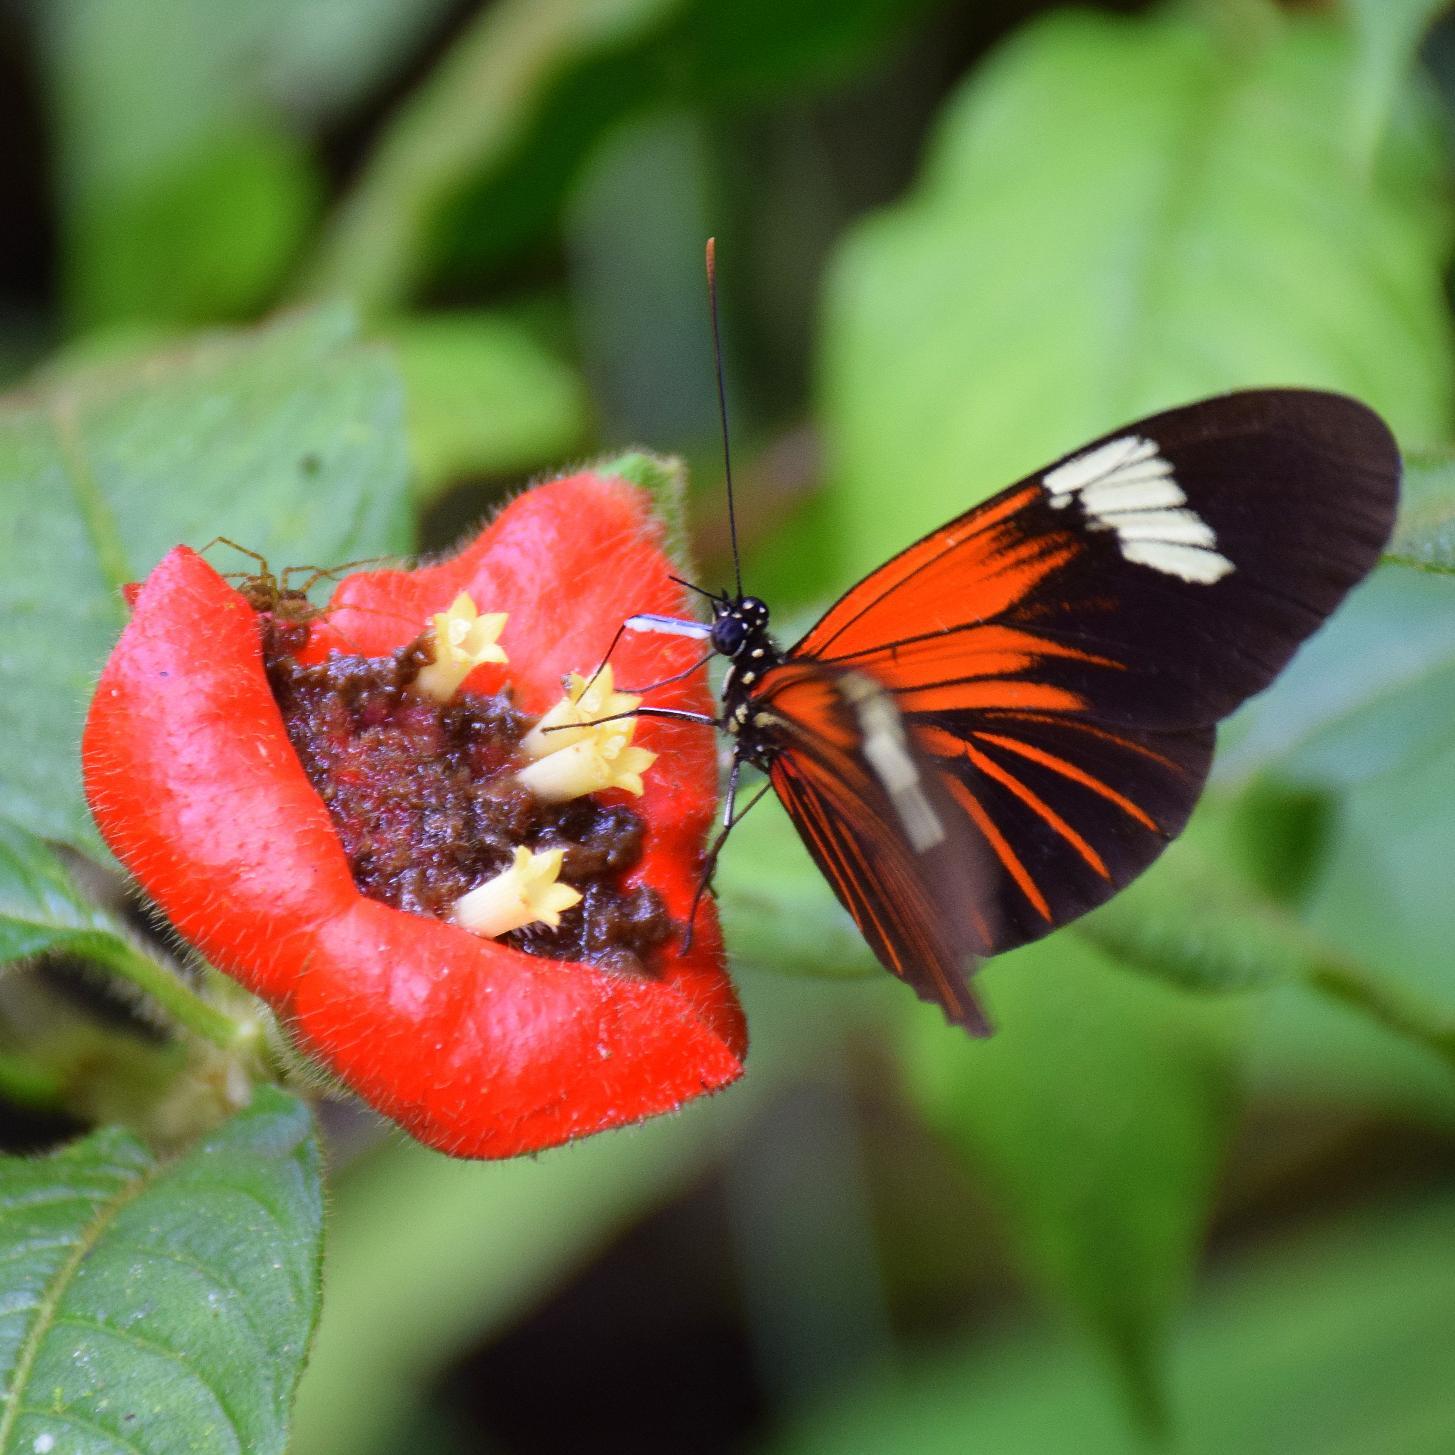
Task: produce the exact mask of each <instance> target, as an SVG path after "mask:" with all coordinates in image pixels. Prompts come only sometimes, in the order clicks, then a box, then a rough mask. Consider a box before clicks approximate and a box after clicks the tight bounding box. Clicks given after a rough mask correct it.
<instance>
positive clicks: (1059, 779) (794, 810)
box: [627, 258, 1400, 1034]
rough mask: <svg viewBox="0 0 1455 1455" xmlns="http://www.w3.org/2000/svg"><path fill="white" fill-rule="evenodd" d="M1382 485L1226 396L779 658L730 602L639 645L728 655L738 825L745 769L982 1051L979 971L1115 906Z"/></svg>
mask: <svg viewBox="0 0 1455 1455" xmlns="http://www.w3.org/2000/svg"><path fill="white" fill-rule="evenodd" d="M710 267H711V259H710V258H709V269H710ZM715 325H716V311H715V309H714V326H715ZM719 388H721V371H719ZM724 434H726V429H724ZM1399 479H1400V457H1399V452H1398V450H1397V448H1396V446H1395V443H1394V440H1393V438H1392V437H1391V435H1390V432H1389V430H1388V429H1387V428H1386V426H1385V425H1384V423H1383V421H1382V420H1381V419H1380V418H1379V416H1378V415H1376V414H1375V413H1373V411H1371V410H1370V409H1368V408H1366V407H1365V406H1364V405H1362V404H1360V403H1358V402H1356V401H1355V400H1353V399H1348V398H1345V397H1344V396H1342V395H1338V394H1328V393H1322V392H1318V391H1314V390H1302V389H1268V390H1253V391H1249V392H1245V393H1238V394H1228V395H1224V396H1221V397H1219V398H1213V399H1206V400H1203V401H1202V402H1200V403H1197V404H1190V405H1187V406H1186V407H1184V408H1181V409H1173V410H1169V411H1167V412H1166V413H1164V414H1156V415H1153V416H1151V417H1150V418H1148V419H1143V420H1139V421H1137V422H1136V423H1135V424H1130V425H1127V426H1125V427H1124V428H1122V429H1119V430H1116V431H1114V432H1113V433H1111V434H1108V435H1105V436H1103V437H1102V438H1101V439H1099V440H1095V441H1093V442H1092V443H1091V444H1089V445H1087V446H1085V447H1084V448H1082V449H1080V450H1077V451H1075V452H1074V453H1073V454H1070V455H1068V456H1066V457H1065V458H1063V459H1061V460H1059V461H1057V462H1056V463H1055V464H1053V465H1051V466H1050V467H1048V468H1047V469H1045V470H1042V471H1039V472H1038V473H1036V474H1034V475H1030V476H1028V477H1026V478H1025V479H1024V480H1022V481H1020V482H1019V483H1018V484H1015V485H1012V486H1011V487H1010V488H1009V489H1008V490H1004V491H1002V492H1001V493H1000V494H999V495H997V496H995V497H993V498H992V499H990V500H988V501H986V502H985V503H984V504H983V505H978V506H976V507H975V508H974V509H972V510H969V511H967V512H966V513H965V514H964V515H961V516H957V517H956V518H955V519H954V520H952V521H950V522H949V523H948V524H947V525H943V526H941V527H940V528H939V529H938V530H936V531H932V532H931V533H930V534H929V535H927V536H925V537H924V539H923V540H920V541H917V542H916V543H915V544H914V545H912V546H910V547H908V549H906V550H904V551H901V552H900V553H899V554H898V555H897V556H895V557H893V558H892V559H891V560H890V561H888V562H887V563H886V564H885V565H883V566H880V567H879V569H878V570H876V571H874V572H872V573H871V574H870V575H868V576H866V577H865V578H864V579H863V580H862V581H860V582H859V583H858V585H856V586H854V587H853V588H852V589H851V590H849V591H848V592H847V593H846V594H845V595H844V596H843V597H841V598H840V599H839V600H838V601H837V602H836V603H835V604H834V605H833V606H832V607H830V608H829V610H828V612H827V614H826V615H825V616H824V617H823V619H822V620H821V621H819V622H818V624H817V625H816V626H814V627H813V628H812V629H811V630H810V631H809V632H808V634H807V635H806V636H804V637H803V638H802V639H801V640H800V641H798V642H797V643H795V644H794V645H793V646H792V647H789V648H788V649H787V650H786V651H785V650H782V649H781V648H779V647H778V646H777V645H776V644H775V642H774V641H773V638H772V637H771V636H770V635H769V631H768V608H767V607H766V606H765V605H764V604H763V602H761V601H760V600H758V599H757V598H756V597H753V596H747V595H744V594H743V591H742V586H741V580H739V584H738V589H737V591H736V592H735V593H733V594H729V593H727V592H722V593H710V592H703V593H702V594H703V595H706V596H708V597H709V599H710V600H711V603H712V611H713V620H712V622H711V623H710V624H705V623H699V622H689V621H678V620H676V619H673V618H662V617H654V616H639V617H635V618H633V619H632V620H631V621H630V622H628V623H627V626H628V627H630V628H633V629H636V630H642V631H666V632H673V633H681V634H685V635H691V636H699V637H702V638H705V639H706V640H707V641H708V643H709V644H710V646H711V647H712V649H713V651H714V652H715V653H720V654H721V655H723V656H725V657H727V658H728V660H729V664H730V665H729V668H728V672H727V677H726V681H725V683H724V687H723V693H722V705H721V712H720V714H719V716H718V717H717V718H715V719H714V718H702V719H700V720H701V721H704V722H709V723H714V724H715V725H716V726H717V727H719V728H721V729H722V730H723V731H725V732H727V733H729V734H731V735H732V738H733V740H734V753H733V765H732V774H731V778H730V781H729V788H728V806H727V813H726V816H725V824H726V827H731V825H732V824H733V823H734V822H735V821H736V819H737V818H739V817H741V815H740V814H735V799H736V790H737V784H738V778H739V774H740V771H741V768H742V766H743V765H744V764H753V765H754V766H756V767H758V768H760V769H762V770H763V771H764V772H765V773H766V774H767V775H768V780H769V785H770V786H771V787H772V788H773V789H774V791H776V793H777V795H778V797H779V799H780V800H781V802H782V804H783V806H784V808H785V809H786V810H787V812H788V816H789V818H790V819H791V820H792V821H793V825H794V827H795V828H796V829H797V830H798V833H799V836H800V837H801V838H802V839H803V842H804V844H805V845H806V846H807V848H808V851H809V853H810V854H811V855H812V856H813V858H814V860H815V861H816V862H817V864H818V867H819V868H820V869H821V870H822V871H823V874H824V876H825V877H826V878H827V879H828V881H829V883H830V884H831V885H832V886H833V889H834V892H835V893H836V894H837V895H838V897H839V900H840V901H841V902H842V903H843V905H844V907H845V908H846V909H847V910H848V912H849V914H850V915H851V916H852V917H853V919H854V922H855V923H856V924H857V925H858V927H859V929H860V931H861V932H862V934H863V935H864V938H865V939H866V940H867V941H868V943H869V945H870V947H871V948H872V949H873V951H874V953H875V955H876V956H877V957H878V958H879V960H880V962H881V963H882V964H883V965H884V967H885V968H886V969H887V970H890V971H891V972H893V973H894V974H895V975H897V976H898V977H899V978H900V979H901V980H904V981H905V982H907V983H908V984H909V985H910V986H912V987H913V988H914V990H915V991H916V992H918V994H919V995H920V996H921V997H922V998H923V999H925V1000H928V1001H932V1002H934V1003H935V1004H937V1005H939V1006H941V1007H942V1008H943V1010H944V1012H945V1014H946V1016H947V1017H948V1018H949V1019H950V1020H951V1021H953V1022H954V1023H956V1024H958V1025H961V1026H964V1027H965V1028H966V1029H967V1030H969V1031H971V1032H974V1033H977V1034H984V1033H986V1032H987V1031H988V1029H989V1027H988V1025H987V1022H986V1020H985V1017H984V1015H983V1013H982V1011H981V1009H980V1007H979V1005H978V1004H977V1003H976V1000H975V998H974V996H973V995H972V994H971V992H970V990H969V988H968V986H967V984H966V975H967V972H968V971H969V970H970V969H971V968H972V967H973V965H974V963H975V962H976V961H977V960H979V959H982V958H984V957H985V956H987V955H993V954H998V953H999V952H1001V951H1002V950H1009V949H1013V948H1014V947H1015V946H1017V945H1022V944H1025V943H1026V942H1028V941H1030V940H1034V939H1038V938H1039V937H1040V936H1042V935H1045V934H1048V933H1049V932H1050V931H1051V930H1054V929H1056V928H1058V927H1059V926H1061V925H1064V924H1065V923H1067V921H1069V920H1072V919H1075V918H1076V917H1077V916H1078V915H1080V914H1083V913H1085V912H1086V911H1087V910H1089V909H1091V908H1093V907H1094V906H1096V905H1098V904H1100V903H1102V902H1103V901H1104V900H1106V899H1109V898H1110V897H1111V896H1112V895H1113V894H1115V893H1116V892H1117V890H1119V889H1121V888H1122V887H1123V886H1124V885H1126V884H1127V883H1129V882H1130V881H1131V880H1132V879H1133V878H1135V877H1136V876H1137V875H1138V874H1140V873H1141V872H1142V870H1143V869H1145V868H1146V867H1147V866H1148V865H1149V864H1150V863H1151V862H1152V861H1153V860H1154V859H1155V858H1156V857H1157V855H1158V854H1159V853H1161V851H1162V850H1163V849H1164V848H1165V847H1166V846H1167V844H1168V843H1169V842H1170V841H1171V839H1172V838H1174V837H1175V836H1176V835H1177V834H1178V833H1179V832H1180V831H1181V829H1182V827H1183V825H1184V824H1185V823H1186V822H1187V818H1188V815H1189V814H1190V813H1191V812H1192V808H1193V805H1194V804H1195V803H1196V802H1197V799H1198V796H1199V794H1200V793H1201V791H1202V787H1203V784H1204V782H1205V780H1206V778H1207V774H1208V768H1209V766H1210V764H1211V760H1212V751H1213V740H1214V736H1215V729H1216V724H1217V723H1218V721H1219V720H1220V719H1222V718H1224V717H1226V716H1227V715H1228V714H1229V713H1230V712H1232V711H1233V709H1234V708H1236V707H1237V706H1238V705H1239V704H1240V703H1242V702H1243V701H1244V700H1245V699H1246V698H1248V697H1250V696H1252V694H1253V693H1255V692H1258V691H1260V690H1261V689H1262V688H1264V687H1266V686H1267V685H1268V684H1269V682H1271V681H1272V680H1273V678H1274V677H1275V676H1276V675H1277V674H1278V672H1279V671H1280V670H1281V669H1282V668H1283V666H1284V665H1285V664H1286V663H1287V662H1288V660H1289V658H1290V657H1291V656H1292V655H1293V653H1294V650H1295V649H1296V648H1297V647H1298V645H1299V643H1300V642H1302V641H1303V640H1304V638H1305V637H1307V636H1309V635H1310V633H1312V632H1313V631H1314V630H1315V629H1316V628H1317V627H1318V626H1319V625H1320V623H1322V622H1323V621H1324V619H1325V618H1326V617H1327V616H1328V615H1329V613H1330V612H1332V611H1333V610H1334V608H1335V607H1336V606H1337V605H1338V604H1339V602H1340V601H1341V600H1342V599H1343V597H1344V596H1345V594H1346V593H1347V592H1348V591H1349V589H1350V588H1351V587H1352V586H1354V585H1355V584H1356V583H1357V582H1358V581H1360V580H1361V579H1362V578H1363V577H1364V576H1365V575H1366V574H1367V573H1368V571H1369V570H1370V569H1371V568H1372V567H1373V565H1374V564H1375V562H1376V561H1377V560H1378V558H1379V555H1380V552H1381V550H1382V548H1383V546H1384V544H1385V542H1386V541H1387V539H1388V537H1389V534H1390V530H1391V528H1392V526H1393V522H1394V512H1395V505H1396V501H1397V497H1398V492H1399ZM729 491H731V472H730V471H729ZM729 503H730V505H731V495H729ZM735 534H736V532H734V535H735ZM734 554H735V556H736V543H735V544H734ZM694 589H697V590H700V589H701V588H694ZM641 710H642V711H645V712H648V713H651V712H652V711H653V709H651V708H646V709H641ZM669 715H672V716H690V714H677V713H672V714H669ZM765 791H766V790H765ZM760 796H761V795H760ZM754 801H755V802H756V800H754ZM748 806H749V807H751V806H752V805H751V804H749V805H748ZM744 812H746V809H745V810H744ZM720 843H721V841H719V845H718V846H715V847H714V850H713V857H715V855H716V849H717V847H720Z"/></svg>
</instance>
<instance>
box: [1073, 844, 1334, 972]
mask: <svg viewBox="0 0 1455 1455" xmlns="http://www.w3.org/2000/svg"><path fill="white" fill-rule="evenodd" d="M1075 933H1076V934H1077V935H1078V936H1082V937H1084V938H1085V939H1086V940H1087V941H1088V942H1090V943H1091V944H1093V945H1096V946H1097V947H1098V948H1099V949H1101V950H1103V951H1104V952H1106V953H1107V954H1109V955H1112V956H1114V957H1115V958H1117V959H1119V960H1121V961H1123V962H1124V963H1126V964H1129V965H1134V966H1136V967H1137V968H1138V969H1139V970H1144V971H1146V972H1148V973H1149V974H1152V975H1156V976H1158V977H1160V978H1162V979H1164V980H1166V981H1168V982H1170V983H1171V984H1173V985H1180V986H1183V987H1185V988H1187V989H1189V990H1217V991H1240V990H1254V989H1262V988H1263V987H1265V986H1269V985H1275V984H1278V983H1279V982H1281V981H1285V980H1290V979H1295V978H1298V977H1301V976H1305V975H1311V974H1312V973H1313V972H1314V971H1315V970H1317V968H1318V967H1319V965H1320V964H1321V963H1323V961H1324V960H1331V959H1333V958H1335V956H1334V954H1333V952H1332V951H1331V950H1329V949H1328V948H1327V947H1325V946H1321V945H1320V944H1319V943H1318V941H1317V938H1316V937H1315V936H1314V935H1313V934H1311V933H1310V932H1309V931H1308V930H1307V929H1305V928H1304V927H1303V926H1302V925H1301V924H1300V923H1299V922H1298V920H1297V919H1296V918H1295V917H1294V916H1293V914H1291V913H1290V912H1289V911H1288V910H1287V909H1285V908H1284V907H1283V906H1281V905H1278V904H1275V903H1274V902H1273V901H1271V900H1269V899H1268V898H1267V896H1266V895H1264V894H1261V893H1259V892H1258V890H1256V889H1255V888H1254V887H1253V886H1252V885H1251V884H1249V883H1248V882H1247V881H1246V880H1245V879H1243V878H1242V877H1240V876H1239V875H1237V874H1236V873H1231V872H1229V871H1228V870H1227V869H1225V868H1224V867H1223V866H1222V865H1220V864H1219V863H1218V862H1217V861H1216V860H1215V859H1213V858H1212V857H1210V856H1209V855H1208V854H1207V853H1205V852H1204V851H1203V850H1202V848H1201V846H1200V845H1199V844H1198V843H1197V842H1196V840H1191V839H1190V840H1184V841H1181V842H1178V843H1176V844H1174V845H1173V846H1172V848H1170V849H1169V850H1168V851H1167V853H1166V854H1165V855H1163V857H1162V859H1161V860H1160V861H1159V862H1158V864H1157V866H1156V867H1155V868H1154V869H1152V870H1151V871H1149V872H1148V873H1147V874H1145V875H1144V876H1143V877H1142V878H1140V879H1138V880H1137V881H1136V882H1135V883H1134V884H1132V885H1131V886H1130V887H1129V888H1127V889H1124V890H1123V891H1122V892H1121V893H1120V894H1118V895H1117V896H1116V897H1115V898H1114V899H1112V900H1110V901H1109V902H1108V903H1107V904H1105V905H1103V906H1102V907H1101V908H1100V909H1098V910H1096V911H1095V912H1094V913H1092V914H1090V915H1088V916H1087V917H1086V919H1084V920H1082V921H1079V922H1078V924H1077V926H1076V929H1075Z"/></svg>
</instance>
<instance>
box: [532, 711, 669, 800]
mask: <svg viewBox="0 0 1455 1455" xmlns="http://www.w3.org/2000/svg"><path fill="white" fill-rule="evenodd" d="M635 731H636V722H635V721H634V720H633V719H632V718H629V717H628V718H622V719H620V720H619V721H617V722H606V723H601V724H599V725H598V726H596V727H594V728H590V729H588V730H587V736H586V737H584V738H581V739H579V740H578V741H577V742H574V743H572V744H571V745H570V746H569V747H565V748H562V749H561V751H560V752H559V753H548V754H547V755H546V756H545V757H544V758H540V759H538V760H537V761H536V762H534V763H531V764H529V765H528V766H527V767H525V768H522V769H521V770H520V772H519V773H517V774H516V777H517V778H519V780H520V781H521V782H522V783H524V784H525V786H526V787H527V788H529V789H530V791H531V792H532V793H534V794H535V796H536V797H537V798H539V799H541V800H542V801H543V802H545V803H564V802H565V801H566V800H567V799H568V798H580V797H581V796H582V795H583V794H586V793H599V792H600V791H601V790H602V789H603V788H624V789H626V791H627V792H628V793H635V794H636V795H637V796H638V797H640V796H641V793H642V774H643V773H645V772H646V771H647V769H648V768H650V767H651V766H652V764H653V763H655V762H656V761H657V755H656V754H655V753H654V752H652V751H651V750H650V749H649V748H636V747H633V746H632V734H633V732H635Z"/></svg>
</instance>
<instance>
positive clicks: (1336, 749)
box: [1216, 568, 1455, 788]
mask: <svg viewBox="0 0 1455 1455" xmlns="http://www.w3.org/2000/svg"><path fill="white" fill-rule="evenodd" d="M1452 722H1455V592H1452V591H1451V589H1450V583H1449V582H1447V581H1445V580H1443V579H1441V578H1440V577H1439V576H1435V575H1427V574H1423V573H1416V572H1412V571H1397V570H1389V569H1384V568H1381V569H1380V570H1378V571H1376V572H1375V573H1374V575H1373V576H1372V577H1371V578H1370V579H1369V580H1368V581H1366V582H1365V583H1364V584H1363V585H1362V586H1361V587H1360V588H1359V589H1358V590H1357V591H1355V592H1354V594H1353V595H1352V596H1351V597H1350V598H1349V600H1348V601H1347V602H1345V603H1344V605H1343V606H1342V607H1341V608H1340V610H1339V611H1338V612H1337V613H1336V614H1335V615H1334V618H1333V619H1332V620H1331V621H1330V622H1328V623H1327V624H1326V625H1325V626H1324V627H1323V629H1322V630H1321V631H1319V632H1318V633H1317V634H1316V635H1315V636H1314V637H1313V639H1312V640H1311V641H1309V642H1307V643H1305V644H1304V646H1303V647H1302V648H1301V649H1300V650H1299V653H1298V655H1297V656H1296V657H1295V658H1294V660H1293V662H1292V663H1291V664H1290V666H1289V667H1288V668H1287V669H1286V670H1285V671H1284V673H1283V674H1282V676H1281V677H1280V678H1279V681H1278V683H1277V685H1276V686H1275V687H1274V688H1273V690H1272V691H1269V692H1266V693H1264V694H1262V695H1261V696H1259V697H1257V698H1255V699H1254V700H1253V701H1252V702H1251V703H1249V704H1248V705H1247V706H1246V707H1245V708H1244V709H1243V710H1242V711H1241V712H1240V713H1239V714H1238V716H1237V717H1236V718H1234V719H1233V721H1232V722H1231V723H1230V724H1229V725H1228V726H1227V728H1225V729H1224V730H1223V731H1222V732H1221V733H1220V741H1219V751H1218V761H1217V769H1216V771H1217V773H1218V776H1219V779H1220V781H1222V782H1223V783H1224V784H1242V783H1246V782H1249V781H1251V780H1252V779H1253V778H1254V777H1255V776H1257V775H1259V774H1269V773H1276V774H1278V775H1280V776H1282V777H1285V778H1288V779H1293V780H1296V781H1298V782H1300V783H1303V784H1306V785H1315V786H1318V787H1321V788H1347V787H1350V786H1352V785H1355V784H1359V783H1366V782H1372V781H1374V780H1376V779H1378V778H1381V777H1385V776H1387V775H1389V774H1392V773H1398V772H1400V771H1403V770H1405V769H1407V768H1418V766H1419V765H1420V764H1422V763H1425V762H1427V761H1428V760H1429V759H1430V758H1431V757H1432V756H1434V755H1435V754H1437V753H1438V752H1439V751H1440V750H1441V749H1442V747H1443V746H1444V745H1445V744H1447V743H1448V742H1449V741H1450V740H1451V733H1450V727H1449V724H1450V723H1452Z"/></svg>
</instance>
